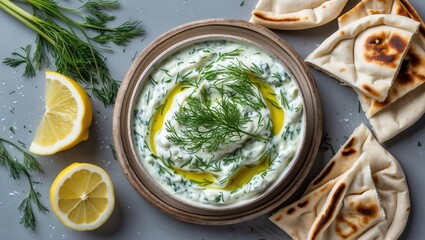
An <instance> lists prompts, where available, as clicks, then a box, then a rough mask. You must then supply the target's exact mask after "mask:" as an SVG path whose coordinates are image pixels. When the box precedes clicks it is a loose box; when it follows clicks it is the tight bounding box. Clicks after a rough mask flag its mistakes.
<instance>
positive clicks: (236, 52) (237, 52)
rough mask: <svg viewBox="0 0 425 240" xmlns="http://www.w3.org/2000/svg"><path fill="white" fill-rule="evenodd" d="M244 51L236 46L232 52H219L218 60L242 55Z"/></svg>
mask: <svg viewBox="0 0 425 240" xmlns="http://www.w3.org/2000/svg"><path fill="white" fill-rule="evenodd" d="M242 51H243V50H242V49H239V48H236V49H234V50H232V51H230V52H225V53H219V54H218V58H217V60H216V62H219V61H224V60H229V59H234V58H235V57H238V56H240V54H241V52H242Z"/></svg>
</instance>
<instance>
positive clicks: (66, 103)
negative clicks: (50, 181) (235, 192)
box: [29, 71, 93, 155]
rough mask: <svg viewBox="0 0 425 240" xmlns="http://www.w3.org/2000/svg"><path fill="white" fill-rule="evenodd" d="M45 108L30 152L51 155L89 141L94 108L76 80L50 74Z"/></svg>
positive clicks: (47, 75)
mask: <svg viewBox="0 0 425 240" xmlns="http://www.w3.org/2000/svg"><path fill="white" fill-rule="evenodd" d="M45 108H46V111H45V113H44V115H43V118H42V119H41V122H40V124H39V126H38V128H37V132H36V134H35V137H34V140H33V142H32V143H31V146H30V149H29V150H30V152H32V153H35V154H38V155H50V154H54V153H56V152H59V151H62V150H66V149H69V148H71V147H73V146H75V145H76V144H78V143H79V142H81V141H83V140H87V139H88V136H89V132H88V128H89V126H90V124H91V121H92V114H93V113H92V106H91V102H90V99H89V97H88V96H87V93H86V92H85V91H84V89H83V88H82V87H81V86H80V85H78V83H76V82H75V81H74V80H72V79H70V78H68V77H66V76H64V75H62V74H59V73H56V72H51V71H46V100H45Z"/></svg>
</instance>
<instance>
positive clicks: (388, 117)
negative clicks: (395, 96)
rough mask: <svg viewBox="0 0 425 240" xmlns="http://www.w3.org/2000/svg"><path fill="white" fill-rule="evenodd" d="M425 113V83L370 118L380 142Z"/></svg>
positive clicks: (407, 126) (397, 132)
mask: <svg viewBox="0 0 425 240" xmlns="http://www.w3.org/2000/svg"><path fill="white" fill-rule="evenodd" d="M424 113H425V84H422V85H421V86H419V87H418V88H416V89H415V90H413V91H411V92H410V93H408V94H407V95H405V96H404V97H402V98H400V99H399V100H397V101H396V102H394V103H392V104H391V105H389V106H388V107H387V108H385V109H384V110H382V111H380V112H379V113H377V114H375V115H373V116H372V117H371V118H369V122H370V125H372V127H373V131H374V132H375V135H376V137H377V138H378V140H379V142H385V141H388V140H389V139H391V138H393V137H394V136H396V135H397V134H399V133H400V132H402V131H404V130H406V129H407V128H409V127H410V126H412V125H413V124H414V123H415V122H417V121H418V120H419V119H420V118H421V117H422V116H423V114H424Z"/></svg>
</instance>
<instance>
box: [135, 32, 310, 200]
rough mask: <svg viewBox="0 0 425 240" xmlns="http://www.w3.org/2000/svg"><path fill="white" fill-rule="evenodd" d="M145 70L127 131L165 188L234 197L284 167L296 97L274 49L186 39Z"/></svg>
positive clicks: (299, 124) (292, 143) (185, 196)
mask: <svg viewBox="0 0 425 240" xmlns="http://www.w3.org/2000/svg"><path fill="white" fill-rule="evenodd" d="M147 77H148V78H149V79H148V81H147V83H146V85H145V86H144V88H143V89H142V91H141V94H140V97H139V99H138V102H137V104H136V107H135V109H134V131H133V137H134V142H135V145H136V151H137V153H138V156H139V159H140V161H141V163H142V165H143V167H144V168H145V169H146V170H147V172H149V173H150V175H151V177H152V178H153V179H155V180H156V182H157V183H158V185H160V186H162V188H163V189H164V190H166V191H167V192H169V193H170V195H174V196H177V197H179V198H180V199H182V200H184V201H186V202H190V203H191V204H201V205H204V206H205V205H226V204H235V203H241V202H244V201H245V200H248V199H251V198H252V197H253V196H256V195H259V194H261V193H262V192H264V191H265V190H266V189H267V187H269V186H270V185H271V184H272V183H273V182H274V181H275V180H276V179H279V177H280V176H282V174H284V170H285V169H286V168H287V166H288V164H289V163H290V162H291V160H292V159H293V157H294V155H295V153H296V151H297V149H298V145H299V143H300V138H301V136H302V135H303V129H304V114H303V102H302V96H301V94H300V93H299V90H298V87H297V85H296V84H295V82H294V81H293V80H292V79H291V76H290V74H289V73H288V72H287V71H286V70H285V67H284V66H282V64H281V63H280V62H279V61H277V60H276V59H275V58H274V57H273V56H271V55H270V54H268V53H267V52H265V51H263V50H260V49H259V48H257V47H254V46H252V45H249V44H247V43H241V42H237V41H233V40H211V41H205V42H200V43H192V44H191V45H189V46H186V47H183V48H180V49H179V50H178V51H175V52H173V53H172V54H169V56H168V57H166V58H165V59H163V60H160V61H159V62H157V63H156V64H155V66H154V67H153V69H152V70H151V71H150V72H149V73H148V75H147Z"/></svg>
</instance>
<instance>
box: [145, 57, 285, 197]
mask: <svg viewBox="0 0 425 240" xmlns="http://www.w3.org/2000/svg"><path fill="white" fill-rule="evenodd" d="M238 53H239V50H238V51H232V54H231V56H232V57H234V56H237V55H238ZM220 56H223V55H220ZM225 56H226V55H225ZM226 57H227V56H226ZM221 58H223V57H221ZM230 67H231V68H229V67H224V68H223V69H224V71H226V70H229V69H230V70H231V71H235V70H236V71H238V67H239V70H240V69H242V70H243V71H245V74H246V75H247V76H248V78H247V79H248V81H249V83H250V84H252V85H253V86H255V87H256V88H257V89H258V91H259V92H260V94H261V96H260V97H261V98H262V99H263V100H264V102H265V103H266V106H267V108H268V109H269V111H270V120H271V123H272V133H273V135H274V136H276V135H278V134H279V133H280V132H281V130H282V127H283V122H284V110H283V109H284V108H283V107H282V105H281V103H280V102H281V101H278V99H277V97H276V93H275V92H274V90H273V89H272V88H271V86H270V85H269V84H268V83H267V82H265V81H263V80H262V79H261V77H258V75H261V74H263V73H264V71H263V70H262V68H261V67H259V66H257V65H255V64H254V65H253V66H251V67H247V66H246V65H244V64H242V63H241V62H239V61H238V62H236V63H234V64H233V65H231V66H230ZM223 69H221V70H220V69H219V70H211V64H208V65H207V66H205V67H204V69H199V70H198V71H199V72H200V77H199V78H198V79H196V80H194V81H193V82H192V83H191V82H190V81H182V82H181V83H179V84H177V85H176V86H175V87H174V88H173V89H172V90H171V91H170V92H169V93H168V94H167V96H166V98H165V101H164V103H163V104H162V105H161V106H159V107H158V108H157V110H156V112H155V113H154V116H153V118H152V121H151V128H150V139H149V145H150V149H151V151H152V153H153V154H154V155H155V156H157V152H156V146H155V135H156V134H157V133H158V132H159V131H160V130H161V128H162V127H163V126H164V125H166V123H165V122H164V121H165V120H164V119H165V115H166V113H167V112H168V111H169V110H170V108H171V106H172V104H173V103H174V102H175V97H176V95H178V94H179V93H181V92H183V91H186V90H189V89H191V88H192V89H193V88H197V87H199V83H200V80H199V79H201V78H204V79H214V78H216V77H217V75H216V74H219V73H220V71H223ZM214 71H215V72H214ZM221 73H223V72H221ZM227 73H228V72H226V73H225V74H227ZM233 73H235V72H233ZM236 73H237V74H240V72H236ZM230 77H232V74H230V75H228V76H226V75H225V77H224V78H221V79H219V80H221V81H226V80H227V78H230ZM183 80H184V79H183ZM261 103H262V102H261ZM252 107H253V108H255V105H253V106H252ZM272 148H274V146H272V147H271V148H269V149H268V150H266V152H265V153H264V155H263V156H262V157H261V158H260V159H259V160H258V162H257V163H256V164H254V165H250V166H241V167H240V168H239V169H237V170H236V171H235V172H233V174H231V175H230V176H229V177H228V179H225V180H226V181H224V182H225V184H224V185H222V184H219V183H217V182H218V176H217V175H215V174H213V173H211V172H206V171H187V170H184V169H181V168H178V167H175V166H168V167H170V168H171V169H172V171H174V173H175V174H178V175H180V176H182V177H183V178H185V179H187V180H189V181H190V182H192V183H194V184H197V185H198V186H200V187H205V188H215V189H223V190H228V191H232V192H233V191H237V189H239V188H241V187H242V186H244V185H245V184H247V183H248V182H249V181H250V180H251V179H252V178H253V177H254V176H255V175H257V174H259V173H265V172H267V170H268V169H269V167H270V162H271V161H272V160H273V159H271V154H269V153H271V150H272Z"/></svg>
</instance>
